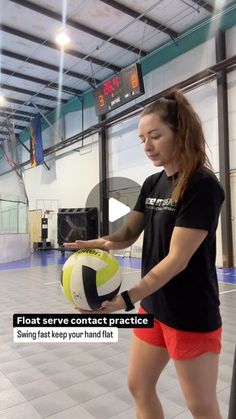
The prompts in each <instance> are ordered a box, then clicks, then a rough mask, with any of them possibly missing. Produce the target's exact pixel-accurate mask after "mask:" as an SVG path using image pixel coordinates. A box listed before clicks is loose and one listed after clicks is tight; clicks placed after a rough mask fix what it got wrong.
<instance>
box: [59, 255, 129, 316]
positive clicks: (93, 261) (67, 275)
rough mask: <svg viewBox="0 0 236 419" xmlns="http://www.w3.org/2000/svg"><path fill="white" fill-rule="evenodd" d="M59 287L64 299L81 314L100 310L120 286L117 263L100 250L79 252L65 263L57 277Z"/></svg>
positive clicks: (111, 256) (112, 257)
mask: <svg viewBox="0 0 236 419" xmlns="http://www.w3.org/2000/svg"><path fill="white" fill-rule="evenodd" d="M61 286H62V290H63V292H64V294H65V296H66V298H67V299H68V300H69V301H70V302H71V303H72V304H74V305H75V306H77V307H80V308H82V309H85V310H93V309H98V308H100V307H101V303H102V302H103V301H105V300H112V298H114V297H115V296H116V294H117V293H118V291H119V289H120V286H121V274H120V269H119V263H118V261H117V259H116V258H115V257H114V256H113V255H111V254H110V253H108V252H106V251H104V250H100V249H81V250H78V251H77V252H75V253H73V254H72V255H71V256H70V257H69V258H68V259H67V261H66V262H65V264H64V265H63V268H62V273H61Z"/></svg>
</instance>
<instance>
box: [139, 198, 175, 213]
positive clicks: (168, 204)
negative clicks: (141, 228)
mask: <svg viewBox="0 0 236 419" xmlns="http://www.w3.org/2000/svg"><path fill="white" fill-rule="evenodd" d="M145 204H146V206H147V207H148V208H149V209H153V210H158V211H161V210H168V211H175V210H176V204H177V201H173V199H171V198H166V199H160V198H146V201H145Z"/></svg>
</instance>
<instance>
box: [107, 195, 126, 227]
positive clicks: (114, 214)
mask: <svg viewBox="0 0 236 419" xmlns="http://www.w3.org/2000/svg"><path fill="white" fill-rule="evenodd" d="M129 212H130V207H128V206H127V205H125V204H123V203H122V202H120V201H117V199H114V198H109V221H110V222H111V223H112V222H113V221H116V220H118V219H119V218H121V217H123V216H124V215H126V214H128V213H129Z"/></svg>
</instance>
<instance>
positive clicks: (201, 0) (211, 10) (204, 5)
mask: <svg viewBox="0 0 236 419" xmlns="http://www.w3.org/2000/svg"><path fill="white" fill-rule="evenodd" d="M191 2H192V3H195V4H196V5H197V6H200V7H202V8H203V9H205V10H207V12H209V13H211V14H213V13H214V7H212V6H211V5H210V4H209V3H207V2H206V1H204V0H191Z"/></svg>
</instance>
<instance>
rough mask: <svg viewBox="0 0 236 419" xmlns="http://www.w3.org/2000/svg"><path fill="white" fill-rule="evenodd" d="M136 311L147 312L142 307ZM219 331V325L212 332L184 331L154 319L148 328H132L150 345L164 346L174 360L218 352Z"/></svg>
mask: <svg viewBox="0 0 236 419" xmlns="http://www.w3.org/2000/svg"><path fill="white" fill-rule="evenodd" d="M138 313H139V314H147V312H146V311H145V310H144V309H143V308H142V307H140V308H139V311H138ZM221 332H222V328H221V327H220V328H219V329H217V330H214V331H213V332H204V333H202V332H201V333H199V332H185V331H182V330H177V329H173V328H172V327H169V326H167V325H166V324H164V323H161V322H159V321H158V320H156V319H154V326H153V327H152V328H150V329H146V328H140V329H139V328H137V329H134V335H135V336H137V337H138V338H139V339H141V340H143V341H145V342H147V343H150V344H151V345H155V346H160V347H162V348H166V349H167V351H168V353H169V356H170V358H172V359H174V360H182V359H192V358H195V357H197V356H199V355H202V354H204V353H206V352H216V353H220V350H221Z"/></svg>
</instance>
